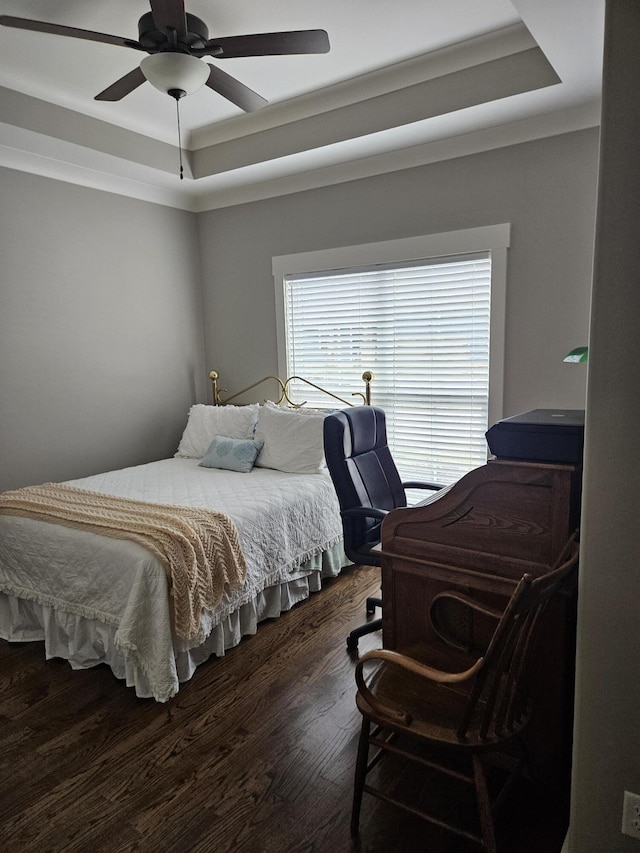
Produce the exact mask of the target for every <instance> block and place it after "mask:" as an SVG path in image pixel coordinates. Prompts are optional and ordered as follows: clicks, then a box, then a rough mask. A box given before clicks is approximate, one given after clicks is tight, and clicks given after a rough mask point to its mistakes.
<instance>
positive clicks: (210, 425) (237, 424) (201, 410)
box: [175, 403, 260, 459]
mask: <svg viewBox="0 0 640 853" xmlns="http://www.w3.org/2000/svg"><path fill="white" fill-rule="evenodd" d="M259 409H260V406H259V405H258V403H254V404H253V405H251V406H205V405H203V404H202V403H197V404H196V405H195V406H192V407H191V409H190V410H189V417H188V419H187V425H186V427H185V430H184V432H183V434H182V439H181V440H180V444H179V446H178V450H177V452H176V454H175V455H176V456H186V457H188V458H190V459H202V457H203V456H204V455H205V454H206V452H207V450H208V449H209V445H210V444H211V442H212V441H213V439H214V438H215V437H216V435H226V436H228V437H229V438H253V432H254V430H255V426H256V421H257V419H258V411H259Z"/></svg>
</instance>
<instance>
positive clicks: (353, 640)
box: [347, 636, 358, 652]
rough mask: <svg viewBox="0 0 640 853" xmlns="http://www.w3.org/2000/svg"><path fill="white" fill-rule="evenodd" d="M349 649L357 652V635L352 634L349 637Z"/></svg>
mask: <svg viewBox="0 0 640 853" xmlns="http://www.w3.org/2000/svg"><path fill="white" fill-rule="evenodd" d="M347 649H348V650H349V651H350V652H357V651H358V638H357V637H352V636H348V637H347Z"/></svg>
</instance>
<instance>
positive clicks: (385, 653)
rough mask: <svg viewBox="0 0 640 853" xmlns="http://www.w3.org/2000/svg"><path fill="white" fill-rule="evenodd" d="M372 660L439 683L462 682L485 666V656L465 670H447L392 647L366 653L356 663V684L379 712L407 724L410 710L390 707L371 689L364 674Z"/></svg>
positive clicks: (409, 723)
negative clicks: (392, 649)
mask: <svg viewBox="0 0 640 853" xmlns="http://www.w3.org/2000/svg"><path fill="white" fill-rule="evenodd" d="M370 661H383V662H387V663H390V664H392V665H393V666H398V667H400V668H401V669H404V670H406V671H407V672H411V673H413V674H414V675H416V676H417V677H418V678H423V679H425V680H427V681H432V682H434V681H435V682H437V683H439V684H460V683H461V682H464V681H468V680H469V679H470V678H473V677H474V676H475V675H476V673H478V672H479V671H480V670H481V669H482V667H483V666H484V658H482V657H480V658H478V660H477V661H476V662H475V663H474V664H473V666H471V667H469V669H466V670H465V671H464V672H445V671H444V670H441V669H436V668H435V667H433V666H429V665H428V664H426V663H421V662H420V661H417V660H414V659H413V658H410V657H408V656H407V655H403V654H401V653H400V652H394V651H391V650H390V649H374V650H373V651H371V652H367V653H366V654H364V655H363V656H362V657H361V658H360V659H359V660H358V663H357V664H356V684H357V685H358V692H359V693H360V694H361V696H362V697H363V698H364V699H365V701H366V702H367V703H368V704H369V705H370V706H371V707H372V708H373V709H374V710H375V711H377V712H378V713H379V714H382V715H383V716H385V717H391V718H396V719H399V720H400V721H401V722H403V723H404V724H405V725H407V726H409V725H411V722H412V718H411V714H410V713H409V712H408V711H404V710H402V709H400V708H390V707H389V706H387V705H384V704H383V703H382V702H380V701H379V700H378V699H377V698H376V696H374V695H373V693H372V692H371V691H370V690H369V687H368V686H367V683H366V680H365V676H364V672H363V670H364V666H365V664H367V663H368V662H370Z"/></svg>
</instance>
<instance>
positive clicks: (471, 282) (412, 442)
mask: <svg viewBox="0 0 640 853" xmlns="http://www.w3.org/2000/svg"><path fill="white" fill-rule="evenodd" d="M284 309H285V333H286V353H287V372H288V375H289V376H292V375H298V376H304V377H305V378H307V379H311V380H313V381H314V382H317V383H318V384H320V385H322V386H323V387H325V388H328V389H330V390H331V391H335V392H336V393H338V394H340V395H341V396H343V397H345V398H349V395H350V394H352V392H353V391H354V390H357V389H358V387H359V385H358V382H359V377H360V375H361V374H362V372H363V371H364V370H371V371H373V373H374V374H375V377H376V378H375V381H374V383H373V385H372V402H373V404H374V405H377V406H380V407H381V408H383V409H384V410H385V412H386V414H387V430H388V434H389V444H390V447H391V450H392V452H393V455H394V458H395V460H396V464H397V465H398V468H399V469H400V473H401V476H402V477H403V479H423V480H424V479H428V480H435V481H438V482H441V483H451V482H454V481H456V480H458V479H459V478H460V477H461V476H462V475H463V474H465V473H466V472H467V471H469V470H471V469H472V468H475V467H477V466H478V465H483V464H484V463H485V462H486V458H487V450H486V441H485V437H484V434H485V431H486V429H487V421H488V397H489V333H490V309H491V258H490V254H489V253H475V254H465V255H460V256H456V257H446V258H441V259H428V260H421V261H411V262H409V263H402V264H398V263H395V264H393V265H380V266H375V267H370V268H358V269H355V268H351V269H345V270H338V271H334V270H332V271H330V272H323V273H317V272H314V273H310V274H295V275H287V276H286V277H285V279H284ZM296 395H297V398H298V399H300V395H302V399H305V400H307V401H309V403H310V404H318V405H321V406H326V404H327V401H326V397H325V398H324V399H323V398H322V395H321V394H320V393H319V392H318V394H317V396H316V392H315V391H314V390H313V389H311V388H309V387H308V386H302V387H300V388H299V389H296Z"/></svg>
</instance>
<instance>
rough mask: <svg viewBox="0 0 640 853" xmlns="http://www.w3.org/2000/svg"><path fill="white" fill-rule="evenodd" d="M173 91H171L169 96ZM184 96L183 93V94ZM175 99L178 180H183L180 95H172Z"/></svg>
mask: <svg viewBox="0 0 640 853" xmlns="http://www.w3.org/2000/svg"><path fill="white" fill-rule="evenodd" d="M174 91H175V90H173V89H172V90H171V92H169V94H170V95H171V94H172V93H173V92H174ZM183 94H184V93H183ZM173 97H174V98H175V99H176V116H177V118H178V153H179V155H180V180H181V181H183V180H184V169H183V168H182V132H181V130H180V97H181V96H180V95H177V94H175V95H173Z"/></svg>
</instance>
